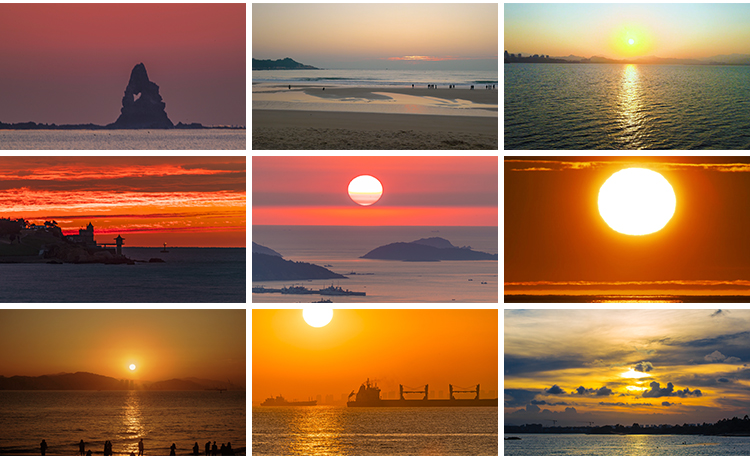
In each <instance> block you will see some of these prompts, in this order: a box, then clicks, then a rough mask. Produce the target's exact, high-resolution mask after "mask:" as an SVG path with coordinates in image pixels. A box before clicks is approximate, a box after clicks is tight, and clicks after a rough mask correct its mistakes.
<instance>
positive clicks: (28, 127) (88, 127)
mask: <svg viewBox="0 0 750 459" xmlns="http://www.w3.org/2000/svg"><path fill="white" fill-rule="evenodd" d="M173 129H238V130H241V129H245V126H203V125H202V124H200V123H192V124H182V123H177V125H175V127H173V128H132V129H123V128H119V127H118V128H112V127H109V126H101V125H98V124H91V123H89V124H60V125H58V124H55V123H52V124H46V123H40V124H39V123H36V122H34V121H27V122H24V123H3V122H0V130H5V131H33V130H37V131H39V130H42V131H76V130H81V131H147V130H148V131H152V130H153V131H169V130H173Z"/></svg>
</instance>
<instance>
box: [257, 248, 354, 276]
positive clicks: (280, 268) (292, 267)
mask: <svg viewBox="0 0 750 459" xmlns="http://www.w3.org/2000/svg"><path fill="white" fill-rule="evenodd" d="M346 278H347V277H346V276H342V275H341V274H336V273H335V272H333V271H329V270H328V269H326V268H324V267H322V266H318V265H314V264H312V263H304V262H301V261H297V262H295V261H289V260H284V259H283V258H281V257H277V256H273V255H266V254H264V253H258V252H255V253H253V282H256V281H272V280H281V281H286V280H306V279H346Z"/></svg>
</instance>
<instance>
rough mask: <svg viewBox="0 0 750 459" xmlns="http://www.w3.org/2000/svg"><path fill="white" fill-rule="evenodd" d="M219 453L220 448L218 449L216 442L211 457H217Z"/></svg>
mask: <svg viewBox="0 0 750 459" xmlns="http://www.w3.org/2000/svg"><path fill="white" fill-rule="evenodd" d="M218 452H219V448H217V447H216V442H214V444H213V445H212V446H211V455H212V456H216V453H218Z"/></svg>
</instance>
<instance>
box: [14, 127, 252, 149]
mask: <svg viewBox="0 0 750 459" xmlns="http://www.w3.org/2000/svg"><path fill="white" fill-rule="evenodd" d="M246 145H247V134H246V132H245V129H196V130H190V129H174V130H168V129H154V130H142V129H139V130H131V129H126V130H101V131H90V130H72V131H45V130H31V131H24V130H20V131H16V130H0V150H244V149H245V148H246Z"/></svg>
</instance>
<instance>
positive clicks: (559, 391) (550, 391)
mask: <svg viewBox="0 0 750 459" xmlns="http://www.w3.org/2000/svg"><path fill="white" fill-rule="evenodd" d="M544 392H546V393H548V394H553V395H559V394H564V393H565V391H564V390H562V389H561V388H560V386H558V385H557V384H555V385H553V386H552V387H550V388H549V389H544Z"/></svg>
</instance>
